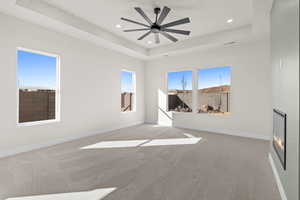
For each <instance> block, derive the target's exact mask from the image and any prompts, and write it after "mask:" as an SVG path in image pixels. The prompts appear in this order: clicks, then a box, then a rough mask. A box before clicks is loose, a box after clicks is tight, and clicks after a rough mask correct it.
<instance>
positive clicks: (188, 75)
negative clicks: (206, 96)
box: [168, 71, 193, 90]
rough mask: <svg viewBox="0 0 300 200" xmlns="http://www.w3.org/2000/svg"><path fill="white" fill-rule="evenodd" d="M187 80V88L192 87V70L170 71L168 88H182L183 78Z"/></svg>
mask: <svg viewBox="0 0 300 200" xmlns="http://www.w3.org/2000/svg"><path fill="white" fill-rule="evenodd" d="M183 77H184V79H185V80H186V83H187V85H186V90H191V89H192V77H193V73H192V71H179V72H169V73H168V89H169V90H182V89H183V88H182V81H181V80H182V78H183Z"/></svg>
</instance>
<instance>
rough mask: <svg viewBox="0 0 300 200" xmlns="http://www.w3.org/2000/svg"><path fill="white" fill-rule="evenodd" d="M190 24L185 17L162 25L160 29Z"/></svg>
mask: <svg viewBox="0 0 300 200" xmlns="http://www.w3.org/2000/svg"><path fill="white" fill-rule="evenodd" d="M190 22H191V21H190V18H188V17H187V18H183V19H180V20H177V21H174V22H170V23H167V24H164V25H162V26H161V27H162V28H167V27H170V26H177V25H181V24H186V23H190Z"/></svg>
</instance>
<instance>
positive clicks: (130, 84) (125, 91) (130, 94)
mask: <svg viewBox="0 0 300 200" xmlns="http://www.w3.org/2000/svg"><path fill="white" fill-rule="evenodd" d="M134 81H135V80H134V73H133V72H128V71H122V74H121V111H122V112H128V111H132V110H133V109H134V95H135V94H134V92H135V91H134V90H135V89H134V88H135V82H134Z"/></svg>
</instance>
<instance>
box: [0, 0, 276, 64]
mask: <svg viewBox="0 0 300 200" xmlns="http://www.w3.org/2000/svg"><path fill="white" fill-rule="evenodd" d="M272 2H273V0H177V1H176V0H109V1H108V0H88V1H83V0H1V1H0V12H4V13H6V14H9V15H13V16H16V17H18V18H20V19H22V20H26V21H30V22H32V23H35V24H39V25H41V26H44V27H47V28H50V29H53V30H56V31H59V32H63V33H65V34H68V35H71V36H73V37H77V38H80V39H85V40H88V41H91V42H93V43H95V44H99V45H102V46H105V47H108V48H111V49H114V50H116V51H119V52H122V53H125V54H127V55H130V56H133V57H137V58H140V59H152V58H156V57H160V56H164V55H166V54H168V55H172V54H178V53H182V52H187V51H192V50H195V49H199V48H200V49H201V48H203V49H205V48H208V47H214V46H220V45H224V43H228V42H231V41H237V42H242V41H243V40H244V41H245V40H250V38H254V37H256V38H257V37H262V36H263V35H264V36H265V35H268V30H269V27H268V26H269V13H270V9H271V6H272ZM137 6H138V7H141V8H142V9H143V10H144V11H145V12H146V14H147V15H148V16H149V17H150V18H152V19H153V18H154V13H153V8H155V7H157V6H158V7H163V6H168V7H170V8H171V9H172V10H171V12H170V13H169V15H168V17H167V18H166V20H165V21H164V23H167V22H170V21H175V20H178V19H181V18H185V17H190V19H191V23H189V24H185V25H180V26H176V27H174V28H176V29H177V28H178V29H184V30H191V35H190V36H181V35H178V34H173V35H174V36H176V37H178V38H179V42H177V43H173V42H171V41H169V40H167V39H165V38H164V37H162V36H161V44H159V45H157V44H154V43H152V44H151V45H149V44H147V41H149V40H152V41H153V36H152V35H149V36H148V37H147V38H146V39H144V40H142V41H138V40H137V38H138V37H139V36H141V35H142V32H139V33H137V32H135V33H133V32H131V33H125V32H123V31H122V30H123V29H130V28H141V27H139V26H138V25H134V24H131V23H126V22H123V21H121V20H120V18H121V17H125V18H130V19H133V20H136V21H140V22H143V23H145V21H143V20H144V19H143V18H142V17H141V16H140V15H139V14H138V13H137V12H136V11H135V10H134V7H137ZM227 19H233V20H234V21H233V23H230V24H228V23H226V21H227ZM116 24H121V25H122V28H121V29H118V28H116V27H115V25H116Z"/></svg>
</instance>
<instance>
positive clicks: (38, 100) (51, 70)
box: [17, 50, 57, 123]
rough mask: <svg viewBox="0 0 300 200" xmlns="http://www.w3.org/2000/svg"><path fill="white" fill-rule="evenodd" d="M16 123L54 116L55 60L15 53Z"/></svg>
mask: <svg viewBox="0 0 300 200" xmlns="http://www.w3.org/2000/svg"><path fill="white" fill-rule="evenodd" d="M17 59H18V66H17V67H18V84H19V123H22V122H34V121H43V120H52V119H55V116H56V95H57V94H56V84H57V80H56V71H57V69H56V67H57V66H56V63H57V58H56V57H53V56H47V55H42V54H37V53H32V52H28V51H23V50H18V52H17Z"/></svg>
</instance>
